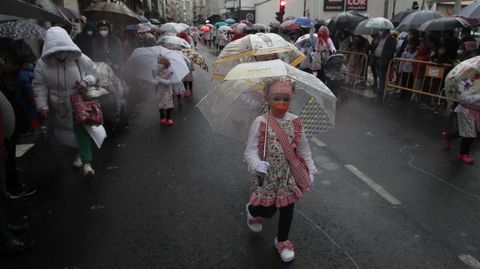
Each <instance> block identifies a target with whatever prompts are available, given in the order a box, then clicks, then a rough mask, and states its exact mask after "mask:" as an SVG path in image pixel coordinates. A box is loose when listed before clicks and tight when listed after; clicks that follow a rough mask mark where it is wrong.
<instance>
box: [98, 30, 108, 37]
mask: <svg viewBox="0 0 480 269" xmlns="http://www.w3.org/2000/svg"><path fill="white" fill-rule="evenodd" d="M99 33H100V35H101V36H102V37H107V36H108V31H100V32H99Z"/></svg>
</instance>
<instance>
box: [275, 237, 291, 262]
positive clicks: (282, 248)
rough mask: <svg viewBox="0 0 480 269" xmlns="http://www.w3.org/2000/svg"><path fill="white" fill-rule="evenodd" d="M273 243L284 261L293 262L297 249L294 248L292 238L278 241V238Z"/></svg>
mask: <svg viewBox="0 0 480 269" xmlns="http://www.w3.org/2000/svg"><path fill="white" fill-rule="evenodd" d="M273 244H274V246H275V248H276V249H277V251H278V254H279V255H280V259H282V261H283V262H291V261H293V259H295V251H294V249H293V243H292V241H290V240H287V241H283V242H278V240H277V238H276V237H275V239H274V240H273Z"/></svg>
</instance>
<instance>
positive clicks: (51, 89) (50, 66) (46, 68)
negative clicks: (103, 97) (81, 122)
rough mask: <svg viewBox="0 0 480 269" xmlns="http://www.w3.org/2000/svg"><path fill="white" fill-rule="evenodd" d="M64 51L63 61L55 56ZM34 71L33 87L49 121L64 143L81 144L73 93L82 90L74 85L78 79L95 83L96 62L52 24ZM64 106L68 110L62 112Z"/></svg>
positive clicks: (37, 103)
mask: <svg viewBox="0 0 480 269" xmlns="http://www.w3.org/2000/svg"><path fill="white" fill-rule="evenodd" d="M61 51H64V52H66V54H67V57H66V59H65V60H63V61H62V60H58V59H57V58H56V56H55V53H56V52H61ZM34 74H35V75H34V77H35V78H34V80H33V82H32V88H33V92H34V94H35V102H36V105H37V108H38V109H41V110H42V109H47V110H49V122H50V123H51V125H52V128H53V131H54V134H55V136H56V138H57V139H58V141H59V142H60V144H63V145H67V146H72V147H77V146H78V144H77V141H76V139H75V134H74V132H73V112H72V104H71V100H70V96H71V95H72V94H75V93H78V91H77V89H75V88H74V85H75V83H76V82H77V81H81V80H84V81H85V82H86V83H87V85H88V86H93V85H95V83H96V78H95V74H96V71H95V64H94V63H93V62H92V60H90V58H88V57H87V56H86V55H84V54H82V52H81V51H80V49H79V48H78V47H77V45H75V43H73V41H72V39H71V38H70V36H69V35H68V33H67V32H66V31H65V30H64V29H63V28H60V27H51V28H50V29H48V30H47V31H46V33H45V40H44V46H43V51H42V56H41V58H40V59H39V60H38V63H37V65H36V66H35V70H34ZM64 108H67V113H59V112H61V110H63V109H64ZM62 114H65V115H62Z"/></svg>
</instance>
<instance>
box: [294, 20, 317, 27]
mask: <svg viewBox="0 0 480 269" xmlns="http://www.w3.org/2000/svg"><path fill="white" fill-rule="evenodd" d="M293 22H294V23H295V24H298V25H299V26H300V27H304V28H308V27H311V26H312V24H313V21H312V20H311V19H309V18H307V17H298V18H296V19H295V20H293Z"/></svg>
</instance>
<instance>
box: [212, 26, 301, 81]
mask: <svg viewBox="0 0 480 269" xmlns="http://www.w3.org/2000/svg"><path fill="white" fill-rule="evenodd" d="M265 55H275V56H276V57H277V58H279V59H282V60H283V61H285V62H287V63H289V64H291V65H293V66H296V65H298V64H299V63H300V62H301V61H303V59H304V58H305V55H303V53H302V52H300V50H298V48H297V47H295V45H293V44H292V43H290V42H287V41H285V39H283V37H281V36H280V35H277V34H273V33H268V34H264V33H258V34H255V35H247V36H245V37H242V38H240V39H237V40H234V41H232V42H230V43H228V44H227V45H226V46H225V48H223V50H222V53H220V55H219V56H218V58H217V60H216V61H215V62H214V63H213V75H212V79H214V80H221V79H223V77H224V76H225V75H226V74H227V73H228V72H229V71H230V69H232V68H233V67H234V66H235V65H237V64H239V63H243V62H253V61H257V57H258V56H265Z"/></svg>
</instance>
